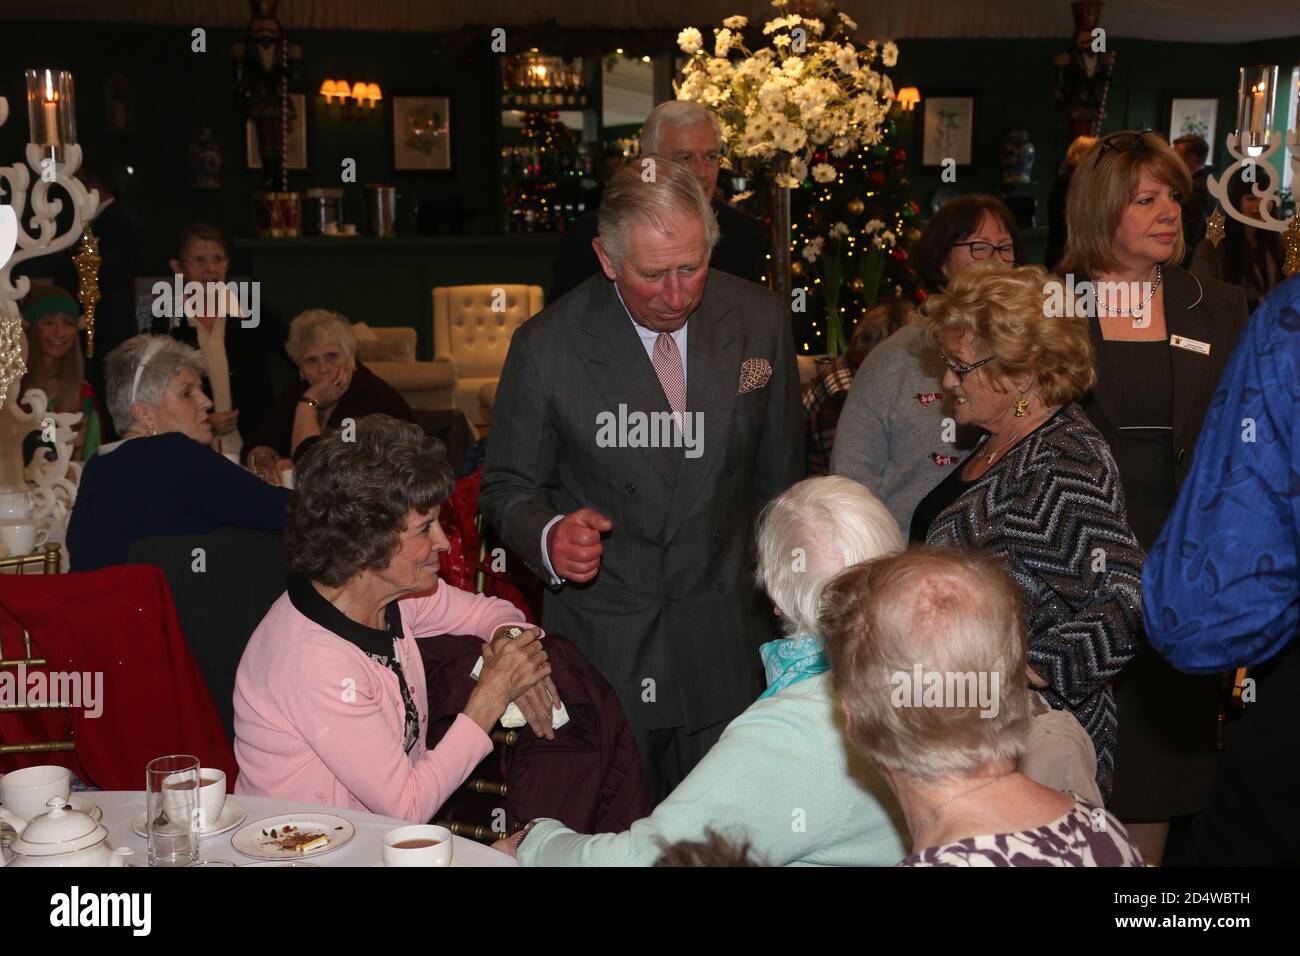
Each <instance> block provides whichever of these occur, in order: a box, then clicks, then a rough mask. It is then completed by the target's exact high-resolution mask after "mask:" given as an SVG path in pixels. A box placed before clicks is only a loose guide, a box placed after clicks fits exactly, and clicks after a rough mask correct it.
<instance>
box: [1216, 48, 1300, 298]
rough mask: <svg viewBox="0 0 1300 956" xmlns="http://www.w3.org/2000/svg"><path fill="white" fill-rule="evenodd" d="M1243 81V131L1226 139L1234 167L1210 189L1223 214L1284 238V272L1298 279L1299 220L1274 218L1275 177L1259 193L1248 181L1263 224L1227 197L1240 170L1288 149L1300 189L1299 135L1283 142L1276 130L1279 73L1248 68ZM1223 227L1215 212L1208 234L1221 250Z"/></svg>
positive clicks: (1256, 185) (1240, 112)
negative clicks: (1275, 93) (1274, 111)
mask: <svg viewBox="0 0 1300 956" xmlns="http://www.w3.org/2000/svg"><path fill="white" fill-rule="evenodd" d="M1241 78H1242V82H1241V87H1240V89H1239V90H1238V94H1237V95H1238V101H1239V102H1238V114H1237V115H1238V121H1237V122H1238V128H1237V131H1236V132H1234V133H1229V134H1228V138H1227V147H1228V153H1229V154H1230V155H1231V156H1232V158H1233V159H1234V160H1235V162H1234V163H1233V164H1232V165H1231V166H1229V167H1228V168H1227V169H1225V170H1224V171H1223V172H1222V173H1220V174H1219V176H1218V177H1215V176H1210V177H1208V178H1207V179H1206V182H1205V188H1206V189H1207V190H1208V191H1209V193H1210V195H1212V196H1213V197H1214V198H1215V199H1217V200H1218V201H1219V208H1220V209H1222V210H1223V213H1224V214H1226V215H1229V216H1231V217H1232V218H1233V219H1236V220H1237V221H1238V222H1241V223H1244V224H1245V225H1247V226H1251V227H1253V228H1255V229H1268V230H1270V231H1272V232H1280V233H1282V234H1283V238H1282V242H1283V248H1284V249H1285V252H1286V261H1285V263H1284V266H1283V272H1284V273H1285V274H1286V275H1288V276H1290V275H1295V274H1296V273H1298V272H1300V215H1293V216H1292V217H1291V218H1290V219H1279V218H1278V217H1277V216H1275V215H1274V211H1275V210H1280V207H1281V203H1280V202H1279V200H1278V195H1277V193H1278V179H1279V177H1277V176H1275V175H1273V174H1271V173H1270V174H1267V176H1268V186H1267V187H1266V188H1260V184H1259V182H1258V181H1255V180H1254V179H1252V178H1249V177H1248V178H1247V180H1246V181H1247V182H1250V183H1251V187H1250V188H1251V192H1253V193H1254V194H1255V196H1257V197H1258V198H1259V200H1260V203H1259V218H1258V219H1252V218H1251V217H1249V216H1247V215H1246V214H1245V213H1243V212H1242V211H1241V210H1240V209H1238V208H1237V207H1236V205H1235V204H1234V203H1233V202H1232V200H1231V198H1230V197H1229V195H1228V186H1229V184H1230V183H1231V182H1232V181H1233V178H1234V177H1235V176H1237V174H1238V171H1239V170H1246V169H1248V168H1251V167H1256V168H1257V167H1258V166H1259V165H1262V164H1263V163H1265V162H1267V161H1268V160H1269V158H1270V157H1271V156H1273V154H1274V153H1276V152H1277V151H1278V150H1279V149H1281V148H1282V146H1283V144H1284V143H1285V145H1286V149H1287V151H1288V152H1290V154H1291V159H1290V162H1291V175H1292V182H1295V183H1300V131H1297V130H1289V131H1288V132H1286V134H1285V135H1284V136H1278V135H1276V133H1275V132H1274V131H1273V130H1272V129H1271V125H1272V122H1271V121H1272V103H1273V87H1274V85H1275V84H1276V81H1277V67H1272V68H1271V73H1270V68H1266V67H1243V68H1242V71H1241ZM1261 143H1262V145H1260V144H1261ZM1216 219H1217V222H1216V221H1215V220H1216ZM1222 225H1223V220H1222V216H1221V214H1219V213H1218V212H1216V214H1215V217H1212V220H1211V223H1210V226H1209V230H1208V232H1207V234H1209V235H1210V236H1211V238H1212V240H1213V241H1214V242H1215V244H1216V245H1217V244H1218V239H1221V238H1222ZM1216 234H1217V236H1216Z"/></svg>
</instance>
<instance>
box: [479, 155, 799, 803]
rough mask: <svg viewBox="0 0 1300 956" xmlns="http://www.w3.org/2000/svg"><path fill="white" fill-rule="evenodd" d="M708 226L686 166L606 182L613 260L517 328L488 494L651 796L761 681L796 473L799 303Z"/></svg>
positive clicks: (600, 243) (603, 243) (605, 226)
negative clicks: (619, 720) (717, 251)
mask: <svg viewBox="0 0 1300 956" xmlns="http://www.w3.org/2000/svg"><path fill="white" fill-rule="evenodd" d="M717 239H718V225H717V220H716V219H715V218H714V214H713V211H712V209H711V208H710V206H709V201H708V199H707V198H706V197H705V195H704V193H703V191H702V190H701V189H700V187H699V184H698V183H697V182H696V180H695V177H693V176H692V175H691V174H690V172H689V171H688V170H687V169H686V168H685V167H683V166H680V165H678V164H676V163H674V162H672V161H670V160H665V159H659V158H644V159H642V160H638V161H636V162H634V163H633V164H632V165H630V166H628V167H625V168H624V169H622V170H620V171H619V172H618V173H617V174H615V176H614V177H612V178H611V180H610V183H609V185H608V186H607V187H606V189H605V193H604V196H603V197H602V200H601V204H600V212H599V226H598V236H597V238H596V239H595V240H594V241H593V246H594V248H595V250H596V255H597V257H598V258H599V259H600V264H601V269H602V274H598V275H595V276H592V277H591V278H590V279H588V280H586V281H585V282H583V283H582V284H581V285H579V286H578V287H576V288H575V289H573V291H571V292H569V293H568V294H567V295H565V296H564V297H562V298H561V299H559V300H558V301H556V302H554V303H552V304H551V305H550V306H549V307H548V308H547V309H545V310H544V311H543V312H541V313H540V314H539V315H537V316H536V317H535V318H533V319H531V320H530V321H528V322H526V323H525V324H524V325H523V326H522V327H520V329H519V331H518V332H516V333H515V337H514V340H513V341H512V342H511V344H510V354H509V356H508V357H507V359H506V364H505V369H504V370H503V372H502V375H501V384H500V387H499V389H498V393H497V400H496V408H495V411H494V414H493V427H492V435H491V439H490V440H489V447H488V453H487V465H486V470H485V473H484V477H483V485H482V492H481V497H480V506H481V508H482V511H483V514H484V515H485V516H486V518H487V520H488V522H489V523H490V524H491V525H492V526H493V527H495V528H496V530H497V532H498V533H499V534H500V535H501V537H502V539H503V540H504V541H505V543H506V545H507V546H508V547H510V549H511V550H512V551H514V552H515V553H516V554H518V555H520V556H521V557H523V558H524V560H525V561H526V562H527V563H528V565H529V567H530V568H531V569H532V570H533V571H534V572H535V573H537V574H538V575H539V576H541V578H542V579H543V580H544V581H545V582H546V583H547V584H548V585H550V587H551V593H549V594H548V595H547V597H546V600H545V608H544V614H543V623H544V625H545V627H546V629H547V630H548V631H550V632H552V633H556V634H563V635H565V636H566V637H568V638H569V639H571V640H572V641H573V642H574V643H575V644H576V645H577V646H578V647H579V648H581V650H582V652H583V653H584V654H586V655H587V657H588V658H589V659H590V660H591V661H592V662H593V663H594V664H595V665H596V667H598V668H599V669H600V671H601V673H603V674H604V675H605V678H606V679H607V680H608V681H609V682H610V684H612V685H613V687H614V689H615V691H616V692H617V693H618V696H619V700H620V701H621V702H622V704H623V709H624V711H625V712H626V713H627V716H628V719H629V721H630V722H631V724H632V728H633V730H634V731H635V732H636V739H637V745H638V747H639V748H640V751H641V758H642V764H643V766H644V769H645V772H646V779H647V781H648V782H649V784H650V788H651V791H652V796H653V797H654V798H655V799H656V801H657V800H659V799H662V797H664V796H665V795H666V794H667V793H668V791H669V790H671V789H672V788H673V787H675V786H676V785H677V783H678V782H680V781H681V779H682V778H683V777H685V776H686V774H687V773H688V772H689V771H690V770H691V768H692V767H694V766H695V764H696V763H697V762H698V761H699V760H700V758H701V757H703V756H704V754H705V752H706V751H707V750H708V749H709V747H711V746H712V745H713V743H714V742H715V741H716V740H717V739H718V737H719V736H720V735H721V733H722V731H723V729H724V728H725V727H726V725H727V723H728V722H729V721H730V720H731V719H732V718H733V717H735V716H736V715H737V714H738V713H740V711H741V710H743V709H744V708H745V707H747V706H748V705H749V704H751V703H752V702H753V701H754V699H755V698H756V697H757V696H758V694H759V693H760V692H761V691H762V689H763V677H762V667H761V664H760V661H759V656H758V650H757V648H758V645H759V644H761V643H763V642H764V641H766V640H768V639H769V638H770V637H771V636H772V635H771V632H770V629H769V620H770V618H769V614H770V611H769V609H768V608H767V607H765V606H764V603H763V601H762V599H761V598H760V596H759V595H758V594H757V593H756V591H755V588H754V581H753V560H752V555H753V526H754V518H755V516H756V515H757V513H758V511H759V509H760V508H761V507H762V506H763V505H764V504H765V503H766V502H767V501H768V500H769V499H770V498H773V497H775V496H776V495H778V494H780V493H781V492H782V491H784V490H785V489H786V488H787V487H789V486H790V485H791V484H793V483H794V482H795V481H798V480H799V479H800V478H802V477H803V434H802V425H801V418H800V409H799V376H798V371H797V368H796V364H795V358H794V346H793V341H792V337H791V331H790V323H789V320H788V317H787V315H786V312H785V310H784V309H783V308H782V304H781V302H780V300H779V299H778V298H777V297H776V296H774V295H773V294H772V293H771V292H770V291H768V290H766V289H764V288H762V287H760V286H757V285H754V284H753V283H751V282H747V281H745V280H743V279H738V278H736V277H734V276H731V275H728V274H727V273H724V272H717V271H713V270H710V269H709V255H710V253H711V251H712V249H713V245H714V243H716V242H717Z"/></svg>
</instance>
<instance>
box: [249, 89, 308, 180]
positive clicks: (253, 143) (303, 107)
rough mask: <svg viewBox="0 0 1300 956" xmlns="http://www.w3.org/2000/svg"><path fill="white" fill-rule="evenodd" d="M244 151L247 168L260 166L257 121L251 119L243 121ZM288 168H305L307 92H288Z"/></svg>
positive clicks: (259, 167) (260, 157)
mask: <svg viewBox="0 0 1300 956" xmlns="http://www.w3.org/2000/svg"><path fill="white" fill-rule="evenodd" d="M244 127H245V129H244V138H245V141H246V142H245V152H246V153H247V156H248V168H249V169H261V168H262V150H261V147H260V146H259V145H258V140H257V123H256V122H255V121H254V120H252V119H247V120H245V121H244ZM287 142H288V146H287V149H288V152H289V163H288V165H289V168H290V169H306V168H307V94H305V93H290V94H289V137H288V141H287Z"/></svg>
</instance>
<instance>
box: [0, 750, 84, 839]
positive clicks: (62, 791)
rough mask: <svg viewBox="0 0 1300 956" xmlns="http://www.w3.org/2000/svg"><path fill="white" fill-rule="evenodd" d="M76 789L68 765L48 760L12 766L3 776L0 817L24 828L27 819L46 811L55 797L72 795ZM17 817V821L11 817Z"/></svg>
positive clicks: (0, 780)
mask: <svg viewBox="0 0 1300 956" xmlns="http://www.w3.org/2000/svg"><path fill="white" fill-rule="evenodd" d="M71 792H72V773H71V772H70V771H69V770H68V768H67V767H56V766H54V765H52V764H45V765H42V766H39V767H24V768H23V769H22V770H12V771H10V772H9V773H7V774H5V775H4V776H3V777H0V802H3V803H4V808H3V810H0V817H2V818H4V819H6V820H8V822H9V823H10V825H12V826H13V827H14V829H15V830H19V831H21V830H22V828H23V827H24V826H26V825H27V822H28V821H29V820H31V819H32V818H33V817H35V816H39V815H40V814H42V813H44V812H46V810H48V809H49V808H48V807H47V806H46V803H47V802H48V801H49V799H50V798H51V797H62V798H63V799H64V800H67V799H68V795H69V794H70V793H71ZM14 817H16V818H17V821H15V820H14V819H11V818H14Z"/></svg>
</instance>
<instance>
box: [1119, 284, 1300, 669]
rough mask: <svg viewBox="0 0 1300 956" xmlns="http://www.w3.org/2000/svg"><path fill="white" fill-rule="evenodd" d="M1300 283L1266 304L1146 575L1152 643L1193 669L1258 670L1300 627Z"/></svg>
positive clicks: (1230, 370) (1231, 369)
mask: <svg viewBox="0 0 1300 956" xmlns="http://www.w3.org/2000/svg"><path fill="white" fill-rule="evenodd" d="M1298 406H1300V276H1296V277H1294V278H1292V279H1290V280H1289V281H1287V282H1285V283H1283V284H1282V285H1280V286H1278V287H1277V288H1276V289H1274V290H1273V292H1272V293H1271V294H1270V295H1269V296H1268V297H1267V298H1266V299H1265V300H1264V301H1263V302H1262V303H1261V304H1260V306H1259V308H1258V309H1257V310H1256V311H1255V314H1254V316H1253V317H1252V318H1251V320H1250V324H1249V325H1248V326H1247V327H1246V331H1245V332H1244V333H1243V334H1242V336H1241V340H1240V342H1238V344H1237V348H1236V351H1234V352H1233V354H1232V358H1231V359H1230V360H1229V362H1228V365H1227V367H1226V368H1225V369H1224V371H1223V377H1222V378H1221V379H1220V380H1219V387H1218V390H1217V391H1216V392H1215V394H1214V400H1213V402H1212V403H1211V405H1210V411H1209V414H1208V415H1207V416H1206V419H1205V425H1204V426H1203V427H1202V428H1201V437H1200V441H1199V442H1198V444H1197V446H1196V458H1195V460H1194V461H1193V463H1192V468H1191V472H1190V473H1189V474H1188V476H1187V480H1186V481H1185V482H1184V484H1183V488H1182V492H1181V493H1180V494H1179V496H1178V501H1177V503H1176V504H1175V505H1174V510H1173V512H1172V513H1171V514H1170V515H1169V519H1168V521H1166V522H1165V526H1164V529H1163V530H1162V531H1161V532H1160V537H1159V539H1158V540H1157V541H1156V544H1155V547H1154V548H1152V550H1151V553H1150V555H1148V557H1147V563H1146V568H1145V570H1144V572H1143V575H1142V584H1143V604H1144V606H1145V610H1146V615H1145V618H1146V629H1147V634H1148V636H1149V638H1150V640H1151V644H1152V646H1153V647H1155V649H1156V650H1158V651H1159V652H1160V653H1161V654H1163V655H1164V656H1165V658H1166V659H1167V660H1168V661H1169V662H1170V663H1171V664H1173V665H1174V666H1175V667H1177V668H1178V669H1179V670H1182V671H1189V672H1191V673H1211V672H1213V671H1221V670H1226V669H1228V668H1234V667H1250V666H1253V665H1256V664H1259V663H1262V662H1263V661H1266V660H1268V659H1269V658H1271V657H1274V656H1275V655H1277V653H1278V652H1279V651H1281V650H1282V648H1283V647H1285V646H1286V645H1287V644H1288V643H1289V642H1290V641H1292V640H1294V639H1295V637H1296V631H1297V627H1298V626H1300V457H1298V456H1300V415H1298V414H1297V410H1298Z"/></svg>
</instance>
